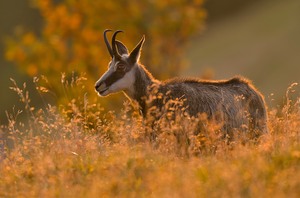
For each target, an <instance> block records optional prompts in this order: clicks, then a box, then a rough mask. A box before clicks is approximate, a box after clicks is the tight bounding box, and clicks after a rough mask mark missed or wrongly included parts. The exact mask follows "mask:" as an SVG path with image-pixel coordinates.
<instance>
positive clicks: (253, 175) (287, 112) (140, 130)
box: [0, 81, 300, 197]
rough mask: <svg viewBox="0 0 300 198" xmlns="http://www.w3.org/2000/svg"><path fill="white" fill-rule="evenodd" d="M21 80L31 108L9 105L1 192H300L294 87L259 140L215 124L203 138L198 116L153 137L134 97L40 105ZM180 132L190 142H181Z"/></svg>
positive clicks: (298, 102)
mask: <svg viewBox="0 0 300 198" xmlns="http://www.w3.org/2000/svg"><path fill="white" fill-rule="evenodd" d="M13 83H14V85H13V87H12V88H11V89H12V90H13V91H15V92H16V93H17V94H18V96H19V98H20V100H21V102H22V103H23V104H24V109H23V110H22V111H21V110H16V109H14V110H12V111H8V113H7V118H8V124H7V125H3V126H1V128H0V151H1V154H0V157H1V158H0V162H1V163H0V197H298V196H299V194H300V179H299V178H300V99H299V98H298V99H297V98H295V99H290V98H291V96H292V95H293V93H292V92H293V89H294V86H296V85H295V84H294V85H291V86H290V87H289V88H288V89H287V92H286V99H285V102H284V104H283V105H282V106H278V107H269V109H268V115H269V120H268V126H269V130H270V133H269V134H267V135H265V136H263V137H261V138H260V139H259V141H251V140H249V141H244V140H242V139H240V138H236V139H235V140H234V141H232V142H226V141H225V140H224V139H220V138H218V135H217V134H216V133H215V132H214V128H213V127H212V128H211V130H210V133H209V134H206V135H203V136H198V137H195V136H192V135H190V131H189V130H190V128H189V126H191V125H192V123H190V122H192V121H190V122H185V124H182V123H181V124H178V123H180V122H178V123H177V122H173V123H172V124H169V125H164V126H165V127H164V128H163V129H161V131H160V133H159V136H158V140H157V142H155V143H153V142H151V141H149V140H148V139H147V138H145V137H146V136H145V131H146V130H145V125H144V122H143V119H142V117H141V116H140V115H139V112H138V111H136V110H135V109H134V108H133V107H132V106H131V104H130V103H129V102H125V103H124V105H123V109H122V111H121V112H120V113H115V112H112V111H108V112H106V111H104V108H103V107H102V106H101V103H93V102H90V101H89V99H88V97H87V96H86V95H83V96H78V97H76V99H71V100H70V102H69V104H68V105H65V106H61V105H50V104H45V107H44V108H35V107H33V106H32V105H31V103H30V95H29V93H28V92H27V91H26V85H25V84H24V85H23V86H18V85H17V83H15V82H14V81H13ZM38 89H43V88H42V87H39V88H38ZM44 91H45V90H44ZM21 115H25V117H26V118H25V119H20V118H19V117H21ZM178 132H180V133H185V134H189V136H188V137H189V139H190V140H191V141H190V142H189V143H187V142H185V141H183V142H180V143H178V141H177V140H176V138H175V137H174V133H178Z"/></svg>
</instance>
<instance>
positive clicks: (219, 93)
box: [133, 65, 267, 133]
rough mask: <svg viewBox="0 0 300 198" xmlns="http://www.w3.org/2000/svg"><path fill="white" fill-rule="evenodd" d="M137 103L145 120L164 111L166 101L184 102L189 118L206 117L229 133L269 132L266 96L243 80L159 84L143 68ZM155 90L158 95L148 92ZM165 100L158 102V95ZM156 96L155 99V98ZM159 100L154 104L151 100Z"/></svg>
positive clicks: (182, 80) (138, 77)
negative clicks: (154, 110) (155, 110)
mask: <svg viewBox="0 0 300 198" xmlns="http://www.w3.org/2000/svg"><path fill="white" fill-rule="evenodd" d="M135 72H136V75H135V76H136V82H135V85H134V86H135V90H136V95H135V96H134V98H133V99H134V100H136V101H138V103H139V105H140V107H141V111H142V112H143V115H144V117H147V115H148V110H149V109H150V108H151V107H153V106H155V107H157V108H158V109H162V108H163V106H164V104H165V102H166V100H176V99H181V100H182V101H183V103H184V104H183V105H184V107H186V110H185V111H186V112H187V113H188V114H189V116H192V117H197V116H198V115H200V114H206V115H207V118H208V119H218V120H217V121H219V122H223V127H222V129H223V130H224V131H226V132H230V131H232V130H233V129H241V127H242V126H247V130H252V131H253V130H255V131H258V132H259V133H265V132H267V124H266V122H267V112H266V107H265V102H264V98H263V96H262V95H261V94H260V93H259V91H257V90H256V89H255V88H254V86H253V85H252V83H251V82H249V81H248V80H247V79H245V78H243V77H235V78H232V79H230V80H219V81H208V80H199V79H192V78H174V79H171V80H167V81H164V82H160V81H158V80H156V79H154V78H153V77H152V75H151V74H150V73H149V72H148V71H147V70H146V69H145V68H144V67H143V66H142V65H139V66H138V67H137V69H136V71H135ZM150 87H156V89H157V91H156V92H152V91H151V90H150V91H149V88H150ZM159 94H160V95H162V96H163V97H160V98H157V96H158V95H159ZM154 96H156V97H154ZM151 97H152V98H156V99H154V100H153V101H152V102H151V103H147V102H146V101H147V100H149V98H151Z"/></svg>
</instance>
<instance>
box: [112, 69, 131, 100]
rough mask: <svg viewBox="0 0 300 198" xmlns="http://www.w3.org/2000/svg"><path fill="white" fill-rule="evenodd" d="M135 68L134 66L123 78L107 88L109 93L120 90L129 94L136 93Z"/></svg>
mask: <svg viewBox="0 0 300 198" xmlns="http://www.w3.org/2000/svg"><path fill="white" fill-rule="evenodd" d="M134 74H135V68H132V69H131V70H130V71H129V72H127V73H126V74H125V75H124V76H123V78H121V79H119V80H118V81H116V82H115V83H113V84H112V85H111V86H110V87H109V89H108V90H107V91H108V92H109V93H115V92H118V91H125V92H126V93H128V95H129V96H133V94H134V87H133V86H134V82H135V75H134Z"/></svg>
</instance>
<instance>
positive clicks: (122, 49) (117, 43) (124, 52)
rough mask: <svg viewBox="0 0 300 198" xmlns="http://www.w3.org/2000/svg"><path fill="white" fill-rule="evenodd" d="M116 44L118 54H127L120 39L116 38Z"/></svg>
mask: <svg viewBox="0 0 300 198" xmlns="http://www.w3.org/2000/svg"><path fill="white" fill-rule="evenodd" d="M116 45H117V49H118V52H119V54H120V55H123V54H129V52H128V49H127V47H126V46H125V45H124V44H123V43H122V42H121V41H118V40H116Z"/></svg>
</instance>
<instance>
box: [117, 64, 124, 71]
mask: <svg viewBox="0 0 300 198" xmlns="http://www.w3.org/2000/svg"><path fill="white" fill-rule="evenodd" d="M124 69H125V65H124V64H119V65H117V70H119V71H123V70H124Z"/></svg>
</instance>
